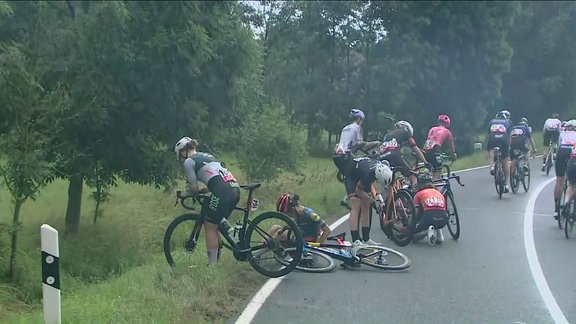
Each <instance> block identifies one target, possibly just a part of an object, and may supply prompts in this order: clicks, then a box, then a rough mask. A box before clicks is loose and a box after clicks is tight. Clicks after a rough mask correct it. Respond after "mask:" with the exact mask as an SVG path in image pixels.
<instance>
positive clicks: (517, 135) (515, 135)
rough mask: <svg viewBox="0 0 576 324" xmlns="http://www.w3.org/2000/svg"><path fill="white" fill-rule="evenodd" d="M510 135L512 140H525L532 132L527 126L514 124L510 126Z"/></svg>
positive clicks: (529, 137) (530, 136)
mask: <svg viewBox="0 0 576 324" xmlns="http://www.w3.org/2000/svg"><path fill="white" fill-rule="evenodd" d="M510 137H512V141H514V140H521V141H526V140H529V139H531V138H532V134H531V132H530V128H529V127H528V126H526V125H516V126H514V127H513V128H512V131H511V132H510Z"/></svg>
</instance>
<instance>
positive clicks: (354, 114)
mask: <svg viewBox="0 0 576 324" xmlns="http://www.w3.org/2000/svg"><path fill="white" fill-rule="evenodd" d="M350 117H354V118H361V119H364V113H363V112H362V110H360V109H352V110H350Z"/></svg>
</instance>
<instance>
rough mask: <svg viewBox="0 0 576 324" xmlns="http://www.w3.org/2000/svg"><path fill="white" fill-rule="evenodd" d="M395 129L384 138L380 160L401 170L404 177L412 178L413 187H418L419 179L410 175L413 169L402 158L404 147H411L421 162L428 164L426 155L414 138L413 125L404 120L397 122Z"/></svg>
mask: <svg viewBox="0 0 576 324" xmlns="http://www.w3.org/2000/svg"><path fill="white" fill-rule="evenodd" d="M394 127H395V128H394V129H393V130H392V131H390V132H388V133H387V134H386V135H385V136H384V141H383V142H382V145H381V146H380V158H381V159H382V160H386V161H388V163H389V164H390V166H391V167H393V168H401V170H402V173H403V174H404V176H407V177H410V179H411V182H412V185H414V186H415V185H416V183H417V179H416V178H415V177H414V176H413V175H410V174H408V171H410V170H411V169H412V168H411V167H410V165H409V164H408V162H406V160H404V158H403V157H402V151H401V150H402V147H404V146H405V145H406V146H408V147H410V148H411V149H412V151H414V153H416V156H417V157H418V159H419V160H420V161H423V162H427V161H426V158H425V157H424V154H422V151H421V150H420V149H419V148H418V145H416V141H415V140H414V138H413V137H412V136H414V128H413V127H412V125H411V124H410V123H409V122H407V121H404V120H401V121H399V122H397V123H396V124H395V125H394Z"/></svg>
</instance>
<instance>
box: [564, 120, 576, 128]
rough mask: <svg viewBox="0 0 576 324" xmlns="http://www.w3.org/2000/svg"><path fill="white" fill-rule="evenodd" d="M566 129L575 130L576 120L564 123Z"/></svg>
mask: <svg viewBox="0 0 576 324" xmlns="http://www.w3.org/2000/svg"><path fill="white" fill-rule="evenodd" d="M565 127H566V129H568V128H571V129H575V128H576V119H570V120H569V121H567V122H566V126H565Z"/></svg>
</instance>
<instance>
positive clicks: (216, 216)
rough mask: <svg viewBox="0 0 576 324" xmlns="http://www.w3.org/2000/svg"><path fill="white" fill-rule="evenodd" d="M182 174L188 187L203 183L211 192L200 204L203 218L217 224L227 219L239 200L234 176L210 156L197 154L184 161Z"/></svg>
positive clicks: (238, 190)
mask: <svg viewBox="0 0 576 324" xmlns="http://www.w3.org/2000/svg"><path fill="white" fill-rule="evenodd" d="M184 172H185V174H186V178H187V180H188V185H189V186H190V187H191V186H193V185H198V181H200V182H202V183H204V184H205V185H206V186H207V187H208V189H209V190H210V192H211V195H210V197H209V198H207V201H206V200H205V201H204V203H203V204H202V209H201V213H202V215H204V218H205V219H206V220H207V221H209V222H211V223H214V224H219V223H220V221H221V220H222V218H228V217H229V216H230V213H232V210H234V207H236V204H237V203H238V201H239V200H240V189H239V186H238V183H237V181H236V178H235V177H234V175H233V174H232V173H231V172H230V171H228V170H227V169H226V168H224V167H223V166H222V164H221V163H220V162H218V161H217V160H216V158H214V156H212V155H211V154H208V153H203V152H198V153H196V154H194V155H192V156H190V157H188V158H187V159H186V160H185V161H184Z"/></svg>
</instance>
